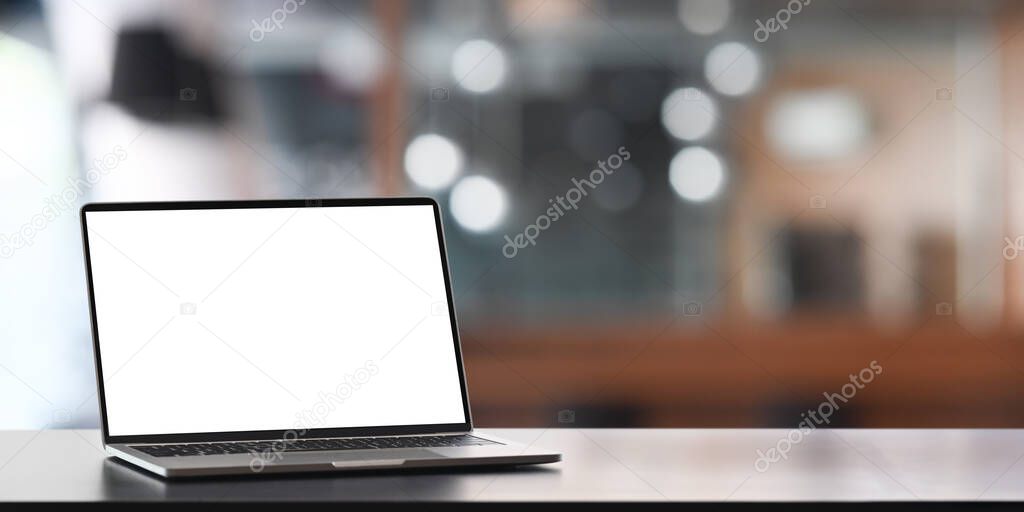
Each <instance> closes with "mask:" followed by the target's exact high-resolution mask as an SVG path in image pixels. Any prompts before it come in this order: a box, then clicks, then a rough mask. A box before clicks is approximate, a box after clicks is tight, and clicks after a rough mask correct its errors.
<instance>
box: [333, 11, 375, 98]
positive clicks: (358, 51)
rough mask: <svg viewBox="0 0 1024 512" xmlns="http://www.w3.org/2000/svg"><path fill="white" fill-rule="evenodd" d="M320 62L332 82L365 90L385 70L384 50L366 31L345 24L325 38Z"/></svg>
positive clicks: (349, 87)
mask: <svg viewBox="0 0 1024 512" xmlns="http://www.w3.org/2000/svg"><path fill="white" fill-rule="evenodd" d="M320 66H321V68H322V69H323V70H324V73H325V74H326V75H327V77H328V78H329V79H330V80H331V82H333V83H335V84H338V85H340V86H342V87H345V88H347V89H354V90H357V91H365V90H367V89H370V88H371V87H373V85H374V84H376V83H377V79H378V78H380V75H381V72H382V71H383V70H384V52H383V50H381V47H380V44H379V43H378V42H377V41H375V40H373V38H372V37H370V36H369V35H368V34H367V33H366V32H364V31H362V30H360V29H359V28H357V27H356V26H354V25H344V26H342V28H340V29H338V30H337V31H336V32H334V34H332V35H331V36H330V37H329V38H328V39H327V41H326V42H325V44H324V46H323V48H322V50H321V51H320Z"/></svg>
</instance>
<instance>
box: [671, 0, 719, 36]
mask: <svg viewBox="0 0 1024 512" xmlns="http://www.w3.org/2000/svg"><path fill="white" fill-rule="evenodd" d="M731 12H732V2H730V1H729V0H680V1H679V21H681V22H682V23H683V26H684V27H686V30H689V31H690V32H693V33H694V34H700V35H709V34H714V33H715V32H718V31H719V30H722V28H724V27H725V25H726V24H727V23H728V22H729V14H730V13H731Z"/></svg>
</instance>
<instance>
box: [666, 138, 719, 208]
mask: <svg viewBox="0 0 1024 512" xmlns="http://www.w3.org/2000/svg"><path fill="white" fill-rule="evenodd" d="M668 172H669V175H668V177H669V183H671V184H672V189H673V190H675V191H676V193H677V194H679V197H681V198H683V199H685V200H687V201H691V202H694V203H703V202H705V201H709V200H711V199H714V198H715V197H716V196H718V194H719V192H721V190H722V185H723V184H724V183H725V166H724V165H723V164H722V160H721V159H720V158H719V157H718V155H716V154H714V153H712V152H711V151H709V150H707V149H705V148H702V147H697V146H694V147H689V148H684V149H683V150H681V151H679V153H676V156H675V157H673V158H672V162H671V163H669V171H668Z"/></svg>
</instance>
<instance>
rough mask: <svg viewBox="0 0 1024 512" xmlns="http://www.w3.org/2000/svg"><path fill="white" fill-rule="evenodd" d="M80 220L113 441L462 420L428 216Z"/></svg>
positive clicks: (233, 212) (361, 213)
mask: <svg viewBox="0 0 1024 512" xmlns="http://www.w3.org/2000/svg"><path fill="white" fill-rule="evenodd" d="M85 215H86V225H87V231H88V242H89V244H88V246H89V247H88V250H89V256H90V262H91V271H92V280H93V289H94V294H95V295H94V298H95V308H96V310H95V311H96V321H97V333H98V338H99V349H100V358H101V365H102V375H103V379H104V387H105V398H106V410H107V423H108V426H109V432H110V435H111V436H122V435H143V434H178V433H196V432H232V431H251V430H285V429H292V428H342V427H380V426H392V425H425V424H451V423H465V422H466V417H465V413H464V409H463V403H462V390H461V386H460V382H459V369H458V364H459V363H458V360H457V356H456V353H455V342H454V339H453V337H452V325H451V322H450V319H449V314H448V302H447V292H446V288H445V281H444V274H443V267H442V262H441V256H440V250H439V247H438V236H437V229H436V226H435V222H434V212H433V208H432V207H431V206H429V205H408V206H346V207H323V208H235V209H195V210H160V211H157V210H147V211H87V212H86V214H85Z"/></svg>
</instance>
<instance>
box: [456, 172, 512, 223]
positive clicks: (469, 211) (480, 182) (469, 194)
mask: <svg viewBox="0 0 1024 512" xmlns="http://www.w3.org/2000/svg"><path fill="white" fill-rule="evenodd" d="M450 208H451V212H452V216H453V217H455V221H456V222H458V223H459V225H460V226H462V227H463V228H465V229H467V230H469V231H473V232H477V233H482V232H486V231H490V230H492V229H494V228H495V227H497V226H498V224H500V223H501V221H502V219H504V218H505V211H506V210H507V209H508V200H507V199H506V196H505V190H504V189H503V188H502V187H501V185H499V184H497V183H496V182H495V181H494V180H492V179H490V178H487V177H484V176H468V177H465V178H463V179H462V180H460V181H459V182H458V183H456V184H455V187H453V188H452V195H451V206H450Z"/></svg>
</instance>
